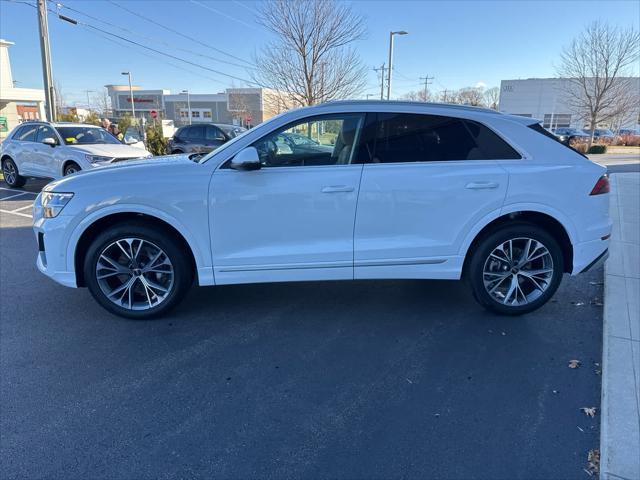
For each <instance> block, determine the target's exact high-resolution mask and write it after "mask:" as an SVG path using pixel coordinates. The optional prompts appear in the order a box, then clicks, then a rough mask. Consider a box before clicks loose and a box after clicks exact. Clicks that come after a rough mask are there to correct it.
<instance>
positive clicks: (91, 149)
mask: <svg viewBox="0 0 640 480" xmlns="http://www.w3.org/2000/svg"><path fill="white" fill-rule="evenodd" d="M67 147H69V148H72V149H74V150H77V151H80V152H82V153H86V154H88V155H100V156H103V157H114V158H136V157H142V156H145V155H149V152H147V151H146V150H143V149H141V148H136V147H131V146H129V145H124V144H120V143H113V144H106V143H96V144H91V145H67Z"/></svg>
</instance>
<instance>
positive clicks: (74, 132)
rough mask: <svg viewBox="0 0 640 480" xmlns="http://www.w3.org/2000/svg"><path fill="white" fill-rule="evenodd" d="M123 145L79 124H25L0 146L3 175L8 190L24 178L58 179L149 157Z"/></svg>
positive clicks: (103, 133) (141, 151)
mask: <svg viewBox="0 0 640 480" xmlns="http://www.w3.org/2000/svg"><path fill="white" fill-rule="evenodd" d="M150 156H151V154H150V153H149V152H148V151H146V150H144V149H140V148H134V147H131V146H129V145H124V144H123V143H121V142H120V141H119V140H118V139H117V138H115V137H114V136H113V135H111V134H110V133H108V132H107V131H106V130H105V129H103V128H100V127H96V126H93V125H84V124H81V123H49V122H40V121H38V122H26V123H23V124H21V125H19V126H17V127H16V128H15V129H14V130H13V131H12V132H11V133H10V134H9V136H8V137H7V138H6V139H5V140H4V141H3V142H2V143H1V144H0V161H1V162H2V174H3V175H4V180H5V182H7V184H8V185H9V186H10V187H21V186H22V185H24V183H25V181H26V179H27V177H40V178H54V179H55V178H60V177H63V176H66V175H70V174H72V173H76V172H79V171H80V170H88V169H90V168H94V167H99V166H104V165H108V164H111V163H115V162H121V161H123V160H130V159H132V158H140V157H150Z"/></svg>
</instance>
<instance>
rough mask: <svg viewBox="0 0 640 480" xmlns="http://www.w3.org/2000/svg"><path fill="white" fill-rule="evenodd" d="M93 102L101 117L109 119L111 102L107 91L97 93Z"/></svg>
mask: <svg viewBox="0 0 640 480" xmlns="http://www.w3.org/2000/svg"><path fill="white" fill-rule="evenodd" d="M92 100H93V102H92V103H93V104H94V105H96V106H97V109H98V111H99V112H100V115H102V116H103V117H108V116H109V112H110V111H111V102H110V101H109V97H108V95H107V93H106V91H102V92H97V93H95V94H94V95H93V99H92Z"/></svg>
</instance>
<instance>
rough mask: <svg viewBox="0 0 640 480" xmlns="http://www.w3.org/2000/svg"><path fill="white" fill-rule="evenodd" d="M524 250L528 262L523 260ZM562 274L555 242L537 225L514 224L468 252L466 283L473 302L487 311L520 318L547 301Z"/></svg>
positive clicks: (482, 241)
mask: <svg viewBox="0 0 640 480" xmlns="http://www.w3.org/2000/svg"><path fill="white" fill-rule="evenodd" d="M525 249H528V257H527V258H529V259H530V261H528V262H527V261H525V260H524V258H523V256H522V255H523V254H524V251H525ZM509 252H511V254H510V253H509ZM563 271H564V258H563V254H562V249H561V248H560V246H559V245H558V242H557V241H556V240H555V239H554V238H553V237H552V236H551V235H550V234H549V233H548V232H547V231H546V230H544V229H543V228H540V227H538V226H537V225H534V224H529V223H515V224H512V225H508V226H504V227H502V228H500V229H498V230H496V231H494V232H492V233H490V234H488V235H487V236H486V237H484V238H483V239H482V240H480V242H479V243H478V245H477V246H476V248H474V250H473V251H472V252H471V257H470V259H469V264H468V269H467V272H466V275H467V278H466V279H467V281H468V283H469V284H470V286H471V290H472V292H473V296H474V297H475V299H476V301H477V302H478V303H479V304H480V305H482V306H483V307H485V308H486V309H488V310H490V311H492V312H495V313H499V314H502V315H522V314H524V313H529V312H532V311H534V310H536V309H538V308H540V307H541V306H542V305H544V304H545V303H547V301H549V299H550V298H551V297H552V296H553V294H554V293H555V291H556V290H557V289H558V286H559V285H560V281H561V280H562V274H563Z"/></svg>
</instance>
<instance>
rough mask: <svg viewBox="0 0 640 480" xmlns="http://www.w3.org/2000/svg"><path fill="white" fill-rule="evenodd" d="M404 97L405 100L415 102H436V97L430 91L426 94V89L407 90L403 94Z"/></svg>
mask: <svg viewBox="0 0 640 480" xmlns="http://www.w3.org/2000/svg"><path fill="white" fill-rule="evenodd" d="M402 98H403V99H405V100H411V101H413V102H435V101H436V98H435V97H434V95H433V94H432V93H431V92H429V91H427V92H426V96H425V91H424V89H422V90H415V91H411V92H407V93H405V94H404V95H403V96H402Z"/></svg>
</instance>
